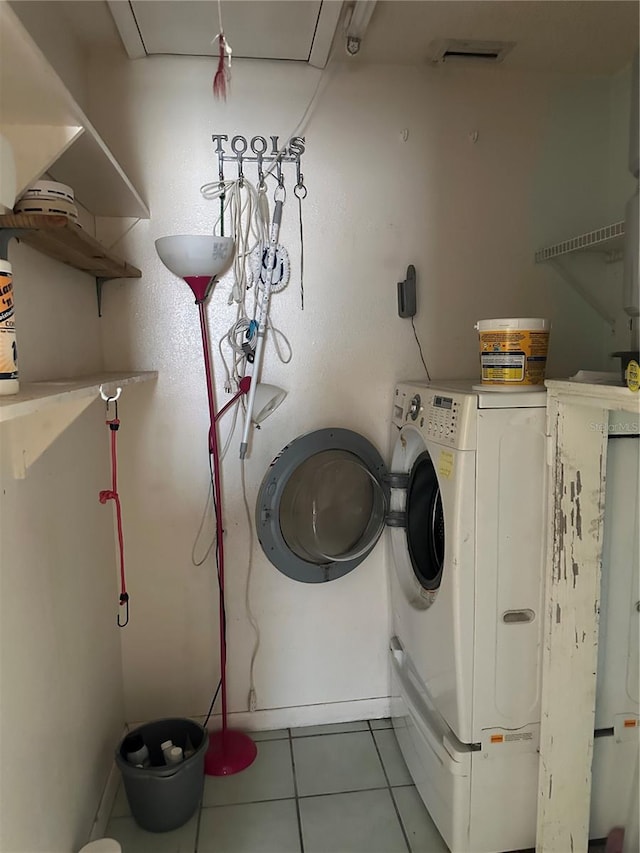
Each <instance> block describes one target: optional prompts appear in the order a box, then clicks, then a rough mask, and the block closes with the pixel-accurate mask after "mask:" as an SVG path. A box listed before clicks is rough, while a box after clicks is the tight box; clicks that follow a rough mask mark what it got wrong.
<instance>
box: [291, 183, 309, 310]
mask: <svg viewBox="0 0 640 853" xmlns="http://www.w3.org/2000/svg"><path fill="white" fill-rule="evenodd" d="M297 189H298V187H295V189H294V193H295V196H296V198H297V199H298V212H299V215H300V310H301V311H304V231H303V229H302V199H303V198H304V196H300V195H298V192H297ZM305 195H306V189H305Z"/></svg>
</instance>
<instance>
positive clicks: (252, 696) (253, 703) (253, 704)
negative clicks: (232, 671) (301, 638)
mask: <svg viewBox="0 0 640 853" xmlns="http://www.w3.org/2000/svg"><path fill="white" fill-rule="evenodd" d="M240 480H241V482H242V501H243V503H244V510H245V513H246V514H247V530H248V531H249V558H248V560H247V582H246V584H245V587H244V605H245V609H246V612H247V618H248V620H249V624H250V625H251V627H252V628H253V633H254V635H255V640H254V643H253V651H252V652H251V662H250V664H249V697H248V704H249V710H250V711H255V710H256V708H257V706H258V696H257V693H256V684H255V679H254V669H255V665H256V657H257V655H258V650H259V648H260V626H259V625H258V620H257V619H256V617H255V615H254V613H253V610H252V609H251V576H252V573H253V545H254V537H253V521H252V519H251V510H250V509H249V501H248V500H247V486H246V482H245V477H244V459H241V460H240Z"/></svg>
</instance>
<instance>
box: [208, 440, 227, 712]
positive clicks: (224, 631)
mask: <svg viewBox="0 0 640 853" xmlns="http://www.w3.org/2000/svg"><path fill="white" fill-rule="evenodd" d="M208 457H209V483H210V486H211V494H212V495H213V494H214V490H215V489H214V476H213V468H212V465H211V452H209V453H208ZM213 515H214V517H215V518H216V520H217V517H218V508H217V506H216V499H215V496H214V497H213ZM212 544H215V546H216V553H215V558H216V576H217V578H218V589H220V585H221V579H220V552H219V547H218V538H217V536H216V538H215V539H214V542H213V543H212ZM209 550H210V549H209ZM207 553H208V552H207ZM220 602H221V605H222V607H221V610H222V613H221V616H222V637H223V644H224V649H225V652H224V654H225V660H226V648H227V611H226V607H225V603H224V596H222V595H221V597H220ZM221 687H222V676H221V677H220V679H219V680H218V686H217V687H216V689H215V692H214V694H213V698H212V699H211V704H210V705H209V710H208V711H207V717H206V719H205V721H204V728H205V729H206V728H207V725H208V723H209V720H210V719H211V714H212V713H213V707H214V705H215V704H216V699H217V698H218V693H220V688H221Z"/></svg>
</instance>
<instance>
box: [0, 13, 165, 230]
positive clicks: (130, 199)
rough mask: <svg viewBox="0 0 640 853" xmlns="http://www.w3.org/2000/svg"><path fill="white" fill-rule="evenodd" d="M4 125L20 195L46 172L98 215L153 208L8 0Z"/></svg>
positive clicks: (1, 39) (0, 61)
mask: <svg viewBox="0 0 640 853" xmlns="http://www.w3.org/2000/svg"><path fill="white" fill-rule="evenodd" d="M0 80H1V81H2V85H0V131H2V133H3V134H4V135H5V136H6V137H7V139H8V140H9V142H10V143H11V145H12V147H13V153H14V157H15V160H16V171H17V182H18V196H19V195H20V194H21V193H22V192H24V190H25V189H26V188H27V186H28V185H29V184H30V183H32V182H33V181H34V180H37V179H38V178H40V177H41V176H42V175H43V174H44V173H45V172H49V173H50V174H51V175H52V177H53V178H54V179H55V180H57V181H62V182H63V183H65V184H68V185H69V186H71V187H72V188H73V190H74V192H75V196H76V198H77V200H78V201H79V202H80V203H81V204H83V205H84V206H85V207H86V208H87V209H88V210H90V211H91V213H93V214H94V215H95V216H136V217H140V218H143V219H148V218H149V208H148V207H147V205H146V204H145V203H144V201H143V200H142V198H141V197H140V195H139V193H138V192H137V190H136V189H135V187H134V186H133V184H132V183H131V181H130V180H129V178H128V177H127V176H126V174H125V173H124V171H123V170H122V168H121V166H120V165H119V163H118V162H117V161H116V159H115V157H114V156H113V154H112V153H111V152H110V151H109V148H108V147H107V145H106V144H105V142H104V140H103V139H102V138H101V137H100V135H99V134H98V132H97V131H96V129H95V128H94V126H93V125H92V124H91V122H90V121H89V118H88V117H87V115H86V114H85V113H84V111H83V110H82V108H81V107H80V106H79V104H78V103H77V101H76V100H75V98H74V97H73V95H72V94H71V93H70V92H69V90H68V89H67V87H66V86H65V84H64V83H63V81H62V80H61V79H60V77H59V76H58V74H57V73H56V72H55V70H54V69H53V68H52V66H51V65H50V63H49V61H48V60H47V58H46V56H45V55H44V54H43V53H42V51H41V50H40V48H39V47H38V45H37V44H36V43H35V42H34V40H33V39H32V38H31V36H30V35H29V33H28V31H27V30H26V29H25V27H24V26H23V24H22V22H21V21H20V19H19V18H18V16H17V15H16V13H15V12H14V11H13V9H11V7H10V5H9V3H7V2H0Z"/></svg>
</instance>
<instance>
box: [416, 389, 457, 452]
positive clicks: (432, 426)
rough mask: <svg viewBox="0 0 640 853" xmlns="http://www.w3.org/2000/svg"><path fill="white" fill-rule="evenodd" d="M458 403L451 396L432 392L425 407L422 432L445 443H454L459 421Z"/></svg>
mask: <svg viewBox="0 0 640 853" xmlns="http://www.w3.org/2000/svg"><path fill="white" fill-rule="evenodd" d="M459 411H460V410H459V404H458V401H457V400H454V399H453V397H448V396H445V395H444V394H433V395H432V396H431V398H430V400H429V405H428V407H427V411H426V416H425V422H424V427H423V429H424V432H425V433H426V434H427V435H428V436H429V437H430V438H435V439H437V440H438V441H443V440H444V442H445V443H447V444H455V440H456V431H457V428H458V423H459Z"/></svg>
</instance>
